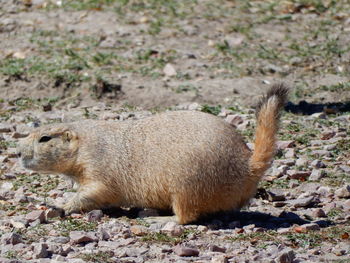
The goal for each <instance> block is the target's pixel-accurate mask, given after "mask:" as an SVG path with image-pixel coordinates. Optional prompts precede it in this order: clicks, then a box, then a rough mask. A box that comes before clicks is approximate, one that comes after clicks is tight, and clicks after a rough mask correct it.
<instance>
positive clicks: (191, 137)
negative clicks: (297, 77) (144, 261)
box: [18, 84, 288, 224]
mask: <svg viewBox="0 0 350 263" xmlns="http://www.w3.org/2000/svg"><path fill="white" fill-rule="evenodd" d="M287 93H288V89H287V88H286V87H284V86H283V85H282V84H278V85H274V86H273V87H272V88H270V90H269V91H268V92H267V94H266V95H265V96H264V97H263V98H262V99H261V101H260V103H259V104H258V107H257V110H256V116H257V128H256V135H255V137H256V138H255V149H254V151H253V152H251V151H250V150H249V148H248V147H247V146H246V144H245V143H244V140H243V138H242V137H241V135H240V134H238V133H237V132H236V131H235V129H234V128H233V127H232V126H231V125H230V124H228V123H226V122H225V121H223V120H222V119H220V118H218V117H216V116H213V115H210V114H206V113H203V112H197V111H173V112H165V113H161V114H156V115H153V116H151V117H148V118H145V119H141V120H136V121H123V122H107V121H95V120H86V121H79V122H74V123H64V124H53V125H47V126H44V127H40V128H38V129H36V130H35V131H34V132H33V133H31V134H30V135H29V136H28V137H27V138H25V139H22V141H21V142H20V143H19V147H18V152H19V154H20V155H21V161H22V164H23V166H24V167H26V168H28V169H31V170H35V171H40V172H48V173H58V174H65V175H67V176H69V177H71V178H73V179H74V180H75V181H76V182H77V183H78V185H79V188H78V191H77V194H76V195H75V197H74V198H73V199H72V200H70V201H69V202H68V203H67V204H66V205H65V206H64V207H63V208H64V210H65V212H66V213H72V212H77V211H89V210H92V209H96V208H101V207H105V206H135V207H148V208H158V209H172V210H173V211H174V213H175V215H176V216H177V218H178V221H179V223H180V224H186V223H190V222H192V221H195V220H197V219H198V218H199V217H200V216H201V215H203V214H208V213H213V212H217V211H225V210H232V209H239V208H241V207H242V206H243V205H244V204H246V203H247V202H248V200H249V199H250V198H251V197H252V196H253V195H254V193H255V191H256V188H257V184H258V182H259V180H260V179H261V177H262V176H263V175H264V172H265V171H266V169H268V168H269V166H270V163H271V160H272V158H273V156H274V150H275V141H276V133H277V131H278V126H279V117H280V111H281V109H282V108H283V106H284V104H285V101H286V98H287Z"/></svg>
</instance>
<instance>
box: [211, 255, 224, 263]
mask: <svg viewBox="0 0 350 263" xmlns="http://www.w3.org/2000/svg"><path fill="white" fill-rule="evenodd" d="M228 259H229V258H228V256H226V255H218V256H215V257H212V259H211V261H210V262H211V263H228Z"/></svg>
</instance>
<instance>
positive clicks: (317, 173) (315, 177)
mask: <svg viewBox="0 0 350 263" xmlns="http://www.w3.org/2000/svg"><path fill="white" fill-rule="evenodd" d="M325 175H326V172H325V171H324V170H318V169H313V170H312V172H311V175H310V177H309V180H310V181H319V180H320V179H322V178H323V177H324V176H325Z"/></svg>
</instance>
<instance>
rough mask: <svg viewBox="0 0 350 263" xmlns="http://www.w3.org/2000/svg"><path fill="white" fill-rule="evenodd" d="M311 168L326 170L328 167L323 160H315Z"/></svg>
mask: <svg viewBox="0 0 350 263" xmlns="http://www.w3.org/2000/svg"><path fill="white" fill-rule="evenodd" d="M311 166H312V167H315V168H325V167H326V165H325V164H324V163H323V162H322V161H321V160H313V161H312V162H311Z"/></svg>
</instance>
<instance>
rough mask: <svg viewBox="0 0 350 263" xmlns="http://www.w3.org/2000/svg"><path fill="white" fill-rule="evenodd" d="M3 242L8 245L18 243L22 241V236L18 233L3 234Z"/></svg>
mask: <svg viewBox="0 0 350 263" xmlns="http://www.w3.org/2000/svg"><path fill="white" fill-rule="evenodd" d="M1 243H2V244H6V245H9V244H11V245H16V244H19V243H22V237H21V236H20V235H19V234H17V233H6V234H3V235H2V237H1Z"/></svg>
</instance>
